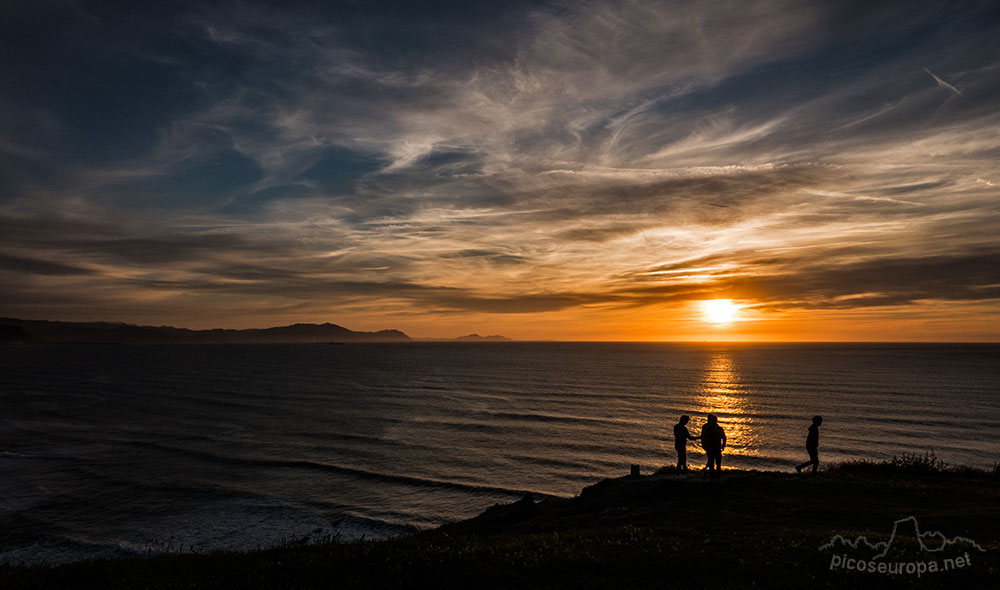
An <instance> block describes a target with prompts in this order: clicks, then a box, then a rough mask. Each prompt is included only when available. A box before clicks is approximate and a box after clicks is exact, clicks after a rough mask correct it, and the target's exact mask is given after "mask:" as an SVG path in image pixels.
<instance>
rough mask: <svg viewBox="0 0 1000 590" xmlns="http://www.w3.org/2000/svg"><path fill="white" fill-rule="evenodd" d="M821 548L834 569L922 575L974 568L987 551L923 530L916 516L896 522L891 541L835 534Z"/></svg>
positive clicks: (969, 541) (964, 539)
mask: <svg viewBox="0 0 1000 590" xmlns="http://www.w3.org/2000/svg"><path fill="white" fill-rule="evenodd" d="M819 550H820V551H823V552H829V553H830V569H831V570H834V571H838V570H839V571H844V572H855V573H863V574H876V575H878V574H882V575H886V576H892V575H904V576H917V577H918V578H919V577H921V576H923V575H925V574H933V573H937V572H947V571H954V570H958V569H963V568H968V567H973V566H974V559H975V558H976V556H977V552H978V553H985V552H986V550H985V549H983V548H982V547H980V546H979V545H978V544H977V543H976V542H975V541H973V540H972V539H969V538H967V537H951V538H949V537H947V536H945V535H944V534H942V533H941V532H939V531H929V532H921V530H920V523H919V522H917V519H916V517H914V516H908V517H906V518H901V519H899V520H897V521H896V522H894V523H893V525H892V534H891V535H890V536H889V540H888V541H881V542H879V543H872V542H870V541H869V540H868V539H867V537H865V536H859V537H857V538H856V539H854V540H853V541H852V540H850V539H846V538H844V537H843V536H841V535H834V536H833V538H831V539H830V541H829V542H827V543H825V544H823V545H821V546H820V548H819Z"/></svg>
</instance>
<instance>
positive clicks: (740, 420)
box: [692, 351, 760, 466]
mask: <svg viewBox="0 0 1000 590" xmlns="http://www.w3.org/2000/svg"><path fill="white" fill-rule="evenodd" d="M695 402H696V404H697V407H696V410H695V412H696V415H695V416H692V421H693V422H694V423H695V424H697V426H696V428H694V429H692V431H693V432H698V431H700V430H701V425H702V424H704V422H705V416H706V414H715V415H716V416H717V417H718V418H719V425H720V426H722V428H723V429H724V430H725V431H726V438H727V439H728V440H727V442H726V450H725V451H724V452H723V460H722V463H723V466H725V463H726V460H725V455H738V456H741V457H755V456H757V455H758V454H759V451H758V449H759V448H760V445H759V442H760V441H759V433H758V431H757V428H755V425H754V420H753V409H754V408H753V401H752V399H751V398H750V396H749V395H748V392H747V391H746V390H745V389H744V388H743V387H742V385H741V384H740V381H739V376H738V373H737V372H736V370H735V368H734V366H733V360H732V358H731V357H730V356H729V354H728V353H727V352H725V351H719V352H717V353H715V354H714V355H713V356H712V358H711V359H710V360H709V363H708V365H707V366H706V368H705V375H704V378H703V380H702V384H701V387H700V388H699V391H698V396H697V398H695Z"/></svg>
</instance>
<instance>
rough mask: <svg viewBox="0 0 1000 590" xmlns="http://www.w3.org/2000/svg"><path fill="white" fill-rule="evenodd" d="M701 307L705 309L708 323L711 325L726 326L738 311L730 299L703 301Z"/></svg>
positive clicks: (737, 307) (738, 308)
mask: <svg viewBox="0 0 1000 590" xmlns="http://www.w3.org/2000/svg"><path fill="white" fill-rule="evenodd" d="M702 305H703V306H704V308H705V315H706V316H708V321H710V322H712V323H713V324H728V323H729V322H731V321H733V319H734V318H735V317H736V312H738V311H739V310H740V306H739V305H736V304H735V303H733V302H732V300H731V299H712V300H711V301H703V302H702Z"/></svg>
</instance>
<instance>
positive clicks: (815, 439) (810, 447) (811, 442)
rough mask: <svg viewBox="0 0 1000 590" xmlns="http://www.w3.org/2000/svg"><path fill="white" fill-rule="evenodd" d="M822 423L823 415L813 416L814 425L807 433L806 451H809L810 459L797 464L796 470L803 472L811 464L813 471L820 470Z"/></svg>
mask: <svg viewBox="0 0 1000 590" xmlns="http://www.w3.org/2000/svg"><path fill="white" fill-rule="evenodd" d="M822 423H823V416H813V423H812V426H810V427H809V434H807V435H806V452H807V453H809V460H808V461H806V462H805V463H803V464H802V465H796V466H795V471H797V472H799V473H802V470H803V469H805V468H806V467H809V466H810V465H812V466H813V473H816V471H817V470H819V425H820V424H822Z"/></svg>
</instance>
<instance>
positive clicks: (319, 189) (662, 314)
mask: <svg viewBox="0 0 1000 590" xmlns="http://www.w3.org/2000/svg"><path fill="white" fill-rule="evenodd" d="M0 53H2V55H3V57H2V58H0V59H2V63H3V66H2V67H0V315H2V316H5V317H18V318H23V319H51V320H65V321H96V320H106V321H122V322H129V323H136V324H145V325H174V326H179V327H188V328H214V327H226V328H248V327H267V326H277V325H286V324H290V323H295V322H310V323H313V322H314V323H322V322H333V323H337V324H340V325H343V326H345V327H348V328H351V329H354V330H378V329H389V328H392V329H400V330H403V331H404V332H406V333H407V334H409V335H411V336H416V337H453V336H459V335H463V334H468V333H471V332H478V333H480V334H502V335H505V336H508V337H511V338H517V339H564V340H666V341H669V340H694V341H701V340H709V341H714V340H758V341H772V340H778V341H780V340H792V341H833V340H848V341H850V340H856V341H928V340H931V341H933V340H937V341H998V340H1000V167H998V166H997V163H998V161H1000V5H998V4H997V3H994V2H980V3H976V2H961V3H949V2H905V3H900V2H878V1H872V0H867V1H863V2H849V1H843V2H842V1H830V2H815V1H814V2H791V1H783V0H765V1H760V2H757V1H752V0H751V1H739V2H723V1H718V0H713V1H706V2H643V1H624V2H614V1H601V2H576V1H573V2H516V1H505V2H482V3H479V2H467V1H463V2H415V1H413V2H406V1H404V2H363V1H357V2H294V1H292V2H289V1H283V2H275V3H269V2H255V1H250V0H246V1H242V2H210V3H207V2H200V1H195V2H156V3H152V2H138V3H136V2H122V3H113V2H85V1H82V0H80V1H71V0H64V1H55V0H51V1H50V0H31V1H27V0H23V1H21V0H13V1H7V2H4V3H2V4H0ZM718 299H728V300H730V301H732V302H733V305H734V306H735V307H734V308H733V309H734V311H735V314H734V316H733V318H732V319H731V320H729V321H712V317H711V316H709V315H708V314H707V313H706V309H705V304H704V302H705V301H709V300H718Z"/></svg>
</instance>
